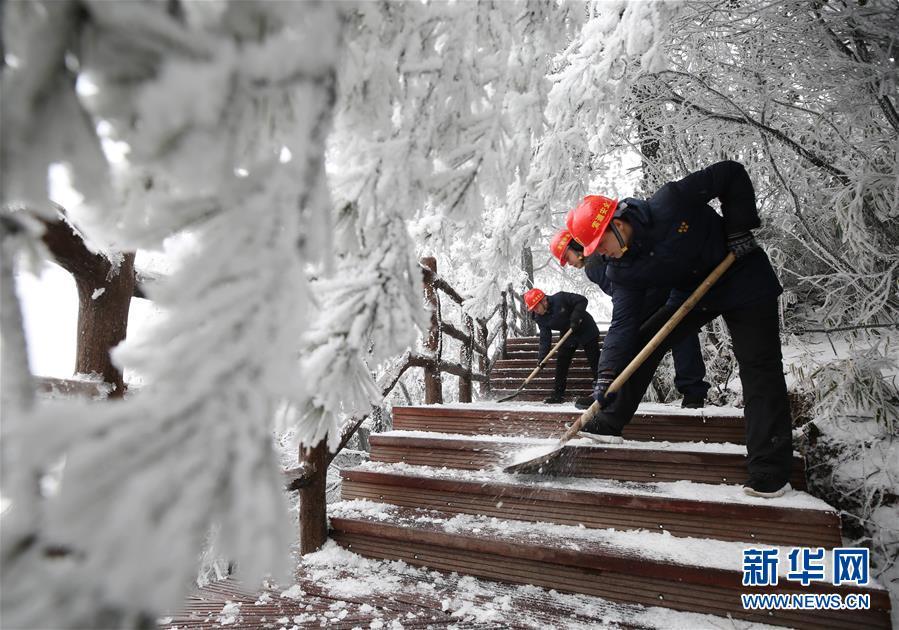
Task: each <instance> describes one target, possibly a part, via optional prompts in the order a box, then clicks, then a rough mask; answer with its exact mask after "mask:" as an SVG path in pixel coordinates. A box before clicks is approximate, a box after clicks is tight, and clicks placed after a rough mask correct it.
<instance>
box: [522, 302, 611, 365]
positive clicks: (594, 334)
mask: <svg viewBox="0 0 899 630" xmlns="http://www.w3.org/2000/svg"><path fill="white" fill-rule="evenodd" d="M546 300H547V301H548V302H549V308H547V309H546V312H545V313H544V314H543V315H537V313H535V312H531V317H532V318H533V320H534V321H535V322H537V326H539V327H540V351H539V352H538V353H537V356H538V359H539V360H542V359H543V357H545V356H546V353H547V352H549V347H550V346H551V345H552V334H553V333H552V331H554V330H558V331H559V332H560V333H562V334H565V333H566V332H568V329H569V328H570V327H571V314H572V313H573V312H575V311H578V312H580V313H582V314H583V316H584V319H583V320H582V321H581V325H580V326H578V327H577V329H575V331H574V332H573V333H572V334H571V337H569V338H568V341H566V342H565V345H566V346H567V345H583V344H587V343H596V341H597V339H599V328H597V327H596V322H595V321H593V317H592V316H591V315H590V313H588V312H587V298H585V297H584V296H583V295H578V294H577V293H568V292H567V291H559V292H558V293H554V294H553V295H547V296H546Z"/></svg>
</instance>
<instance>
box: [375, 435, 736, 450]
mask: <svg viewBox="0 0 899 630" xmlns="http://www.w3.org/2000/svg"><path fill="white" fill-rule="evenodd" d="M379 435H382V436H384V437H389V438H402V439H405V438H425V439H434V440H448V441H462V442H491V443H497V444H502V445H514V444H521V445H530V446H531V447H536V446H545V447H554V446H556V445H558V443H559V440H558V439H557V438H534V437H525V436H520V435H492V434H488V435H470V434H462V433H439V432H436V431H400V430H396V431H386V432H384V433H380V434H379ZM565 446H569V447H575V448H602V449H606V448H612V449H625V450H645V451H666V452H683V453H720V454H729V455H742V454H745V453H746V447H745V446H743V445H742V444H731V443H728V442H665V441H660V442H647V441H641V440H625V441H624V442H622V443H621V444H597V443H596V441H595V440H591V439H590V438H574V439H572V440H569V441H568V442H566V443H565ZM530 450H534V453H535V454H539V453H538V452H537V451H536V449H530Z"/></svg>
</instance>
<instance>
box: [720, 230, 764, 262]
mask: <svg viewBox="0 0 899 630" xmlns="http://www.w3.org/2000/svg"><path fill="white" fill-rule="evenodd" d="M758 248H759V244H758V243H757V242H756V241H755V237H754V236H753V235H752V232H737V233H736V234H728V235H727V249H728V250H730V251H731V252H733V254H734V256H735V257H737V258H742V257H743V256H745V255H746V254H748V253H750V252H753V251H755V250H757V249H758Z"/></svg>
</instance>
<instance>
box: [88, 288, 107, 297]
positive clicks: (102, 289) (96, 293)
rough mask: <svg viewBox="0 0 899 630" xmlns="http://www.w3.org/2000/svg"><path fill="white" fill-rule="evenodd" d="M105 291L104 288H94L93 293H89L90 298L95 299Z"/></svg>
mask: <svg viewBox="0 0 899 630" xmlns="http://www.w3.org/2000/svg"><path fill="white" fill-rule="evenodd" d="M104 293H106V289H105V288H100V289H95V290H94V292H93V293H91V299H92V300H96V299H97V298H98V297H100V296H101V295H103V294H104Z"/></svg>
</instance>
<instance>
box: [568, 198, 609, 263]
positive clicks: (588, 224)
mask: <svg viewBox="0 0 899 630" xmlns="http://www.w3.org/2000/svg"><path fill="white" fill-rule="evenodd" d="M617 207H618V201H617V200H615V199H610V198H609V197H603V196H601V195H587V196H586V197H584V201H582V202H581V204H580V205H579V206H578V207H577V208H575V209H574V210H572V211H571V212H569V213H568V217H567V218H566V220H565V223H566V225H567V226H568V231H569V232H570V233H571V237H572V238H573V239H574V240H575V241H577V242H578V243H580V244H581V245H583V246H584V256H590V255H591V254H592V253H593V252H594V251H596V246H597V245H599V239H601V238H602V235H603V234H605V232H606V229H608V227H609V224H610V223H611V222H612V216H613V215H614V214H615V209H616V208H617Z"/></svg>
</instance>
